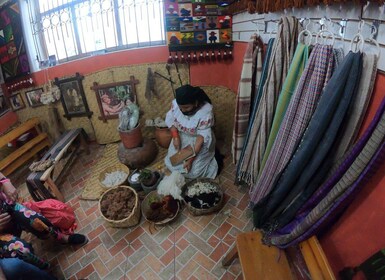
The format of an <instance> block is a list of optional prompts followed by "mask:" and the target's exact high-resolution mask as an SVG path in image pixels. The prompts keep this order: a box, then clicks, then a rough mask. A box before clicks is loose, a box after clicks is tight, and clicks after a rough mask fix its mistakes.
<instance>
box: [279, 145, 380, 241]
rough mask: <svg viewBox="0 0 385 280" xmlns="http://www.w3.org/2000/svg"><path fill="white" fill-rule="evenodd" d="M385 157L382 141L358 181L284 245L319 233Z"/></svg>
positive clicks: (354, 194)
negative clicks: (312, 222) (324, 212)
mask: <svg viewBox="0 0 385 280" xmlns="http://www.w3.org/2000/svg"><path fill="white" fill-rule="evenodd" d="M384 158H385V142H384V141H383V142H382V145H381V147H380V148H379V149H378V151H377V152H376V154H375V155H374V157H373V158H372V159H371V161H370V162H369V164H368V166H367V167H366V168H365V170H364V171H363V172H362V173H361V175H360V177H359V178H358V179H357V181H356V182H355V183H354V184H353V185H352V186H351V187H350V188H349V189H347V190H346V191H345V192H344V193H343V195H341V196H340V198H339V199H338V200H337V201H336V202H335V203H334V204H333V205H332V206H331V207H330V209H329V210H328V211H327V212H326V214H325V215H324V216H323V217H322V218H321V219H319V220H318V221H317V222H316V223H315V224H314V225H312V226H311V227H310V228H309V229H308V230H307V231H305V232H304V234H302V235H300V236H299V237H298V238H296V239H294V240H292V241H291V242H290V243H288V244H286V245H285V246H284V247H288V246H292V245H294V244H298V243H299V242H301V241H303V240H305V239H307V238H309V237H310V236H312V235H314V234H316V233H317V231H318V230H319V229H320V228H322V227H325V226H327V225H329V224H330V222H332V221H334V220H335V219H336V217H337V216H338V215H339V214H340V213H341V212H342V211H343V210H344V209H345V208H346V207H347V206H348V205H349V204H350V203H351V202H352V201H353V199H354V198H355V197H356V194H357V193H358V192H359V191H361V189H362V188H363V187H364V186H365V185H366V183H367V182H368V181H369V180H370V179H371V178H372V176H373V175H374V174H375V173H376V171H377V170H378V168H379V166H380V164H381V163H383V160H384Z"/></svg>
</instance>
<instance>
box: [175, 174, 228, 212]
mask: <svg viewBox="0 0 385 280" xmlns="http://www.w3.org/2000/svg"><path fill="white" fill-rule="evenodd" d="M198 182H202V183H210V184H211V185H213V186H215V187H216V188H217V190H218V193H219V194H220V196H221V198H220V200H219V202H218V203H217V204H215V205H214V206H213V207H210V208H207V209H200V208H195V207H193V206H192V205H191V203H190V202H187V201H186V200H185V204H186V207H187V210H188V211H189V212H190V213H191V214H192V215H194V216H200V215H208V214H211V213H213V212H216V211H219V210H221V209H222V207H223V202H224V199H223V197H224V192H223V189H222V187H221V186H220V185H219V184H218V183H217V182H216V181H214V180H213V179H210V178H198V179H194V180H191V181H190V182H188V183H186V184H185V185H184V186H183V187H182V197H183V199H184V198H185V197H186V192H187V190H188V189H189V188H190V187H192V186H193V185H194V184H195V183H198Z"/></svg>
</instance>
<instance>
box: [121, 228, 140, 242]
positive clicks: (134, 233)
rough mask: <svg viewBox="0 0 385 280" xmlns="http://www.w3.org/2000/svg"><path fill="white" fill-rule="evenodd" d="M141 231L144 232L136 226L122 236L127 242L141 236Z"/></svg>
mask: <svg viewBox="0 0 385 280" xmlns="http://www.w3.org/2000/svg"><path fill="white" fill-rule="evenodd" d="M143 232H144V230H143V228H141V227H137V228H136V229H134V230H133V231H131V232H130V233H128V234H127V235H126V236H125V237H124V238H125V239H126V240H127V241H128V242H133V241H134V240H135V239H137V238H138V237H139V236H141V235H142V233H143Z"/></svg>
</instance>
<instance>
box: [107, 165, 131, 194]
mask: <svg viewBox="0 0 385 280" xmlns="http://www.w3.org/2000/svg"><path fill="white" fill-rule="evenodd" d="M116 171H122V172H124V173H126V174H127V176H125V177H123V178H121V180H120V181H118V182H116V184H115V185H114V186H109V187H107V186H106V185H104V184H103V183H102V182H103V181H104V179H105V178H106V174H107V173H112V172H116ZM129 174H130V169H129V168H128V167H127V166H126V165H124V164H122V163H116V164H114V165H110V166H108V167H107V168H105V169H104V170H103V171H102V172H100V174H99V184H100V186H101V187H102V188H103V189H105V190H110V189H111V188H113V187H116V186H120V185H123V184H124V183H126V181H127V178H128V175H129Z"/></svg>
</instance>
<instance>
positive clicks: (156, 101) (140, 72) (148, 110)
mask: <svg viewBox="0 0 385 280" xmlns="http://www.w3.org/2000/svg"><path fill="white" fill-rule="evenodd" d="M149 67H151V69H152V71H153V72H154V73H155V72H158V73H159V74H161V75H163V76H164V77H167V78H168V73H167V70H166V67H165V63H153V64H141V65H131V66H124V67H113V68H108V69H105V70H102V71H99V72H95V73H92V74H89V75H86V76H85V78H84V80H83V87H84V92H85V95H86V98H87V102H88V105H89V107H90V110H91V111H92V112H93V115H92V117H91V122H92V125H93V127H94V131H95V137H96V141H97V142H98V143H99V144H109V143H113V142H116V141H119V140H120V137H119V133H118V130H117V127H118V119H112V120H107V122H103V121H101V120H99V117H100V116H101V112H100V109H99V105H98V102H97V99H96V93H95V91H93V90H91V87H92V86H93V83H94V82H97V83H98V85H103V84H110V83H115V82H123V81H129V80H130V76H134V77H135V79H136V80H138V81H139V84H137V85H136V86H135V89H136V98H137V103H138V106H139V109H140V123H141V125H142V132H143V128H144V123H145V120H146V119H155V118H156V117H162V118H165V116H166V113H167V111H168V110H169V108H170V106H171V101H172V99H173V98H174V95H173V92H172V88H171V85H170V83H169V82H168V81H167V80H165V79H163V78H161V77H160V76H159V75H157V74H154V77H155V89H156V91H157V94H158V96H159V98H157V97H156V96H153V97H152V98H151V100H147V99H146V96H145V92H146V84H147V75H148V68H149ZM178 68H179V73H180V75H181V80H182V83H183V84H187V83H188V82H189V73H188V67H187V65H184V64H183V65H181V64H179V65H178ZM171 76H172V80H173V81H174V82H175V84H174V88H177V87H179V86H180V83H179V78H178V74H177V71H176V68H175V66H174V65H172V66H171Z"/></svg>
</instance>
